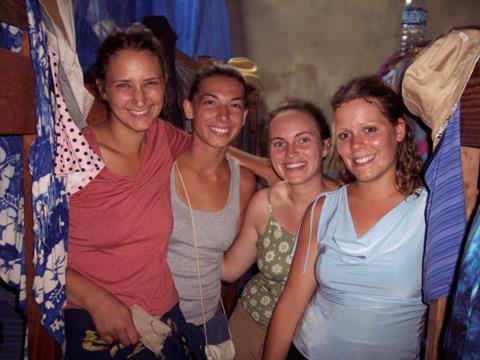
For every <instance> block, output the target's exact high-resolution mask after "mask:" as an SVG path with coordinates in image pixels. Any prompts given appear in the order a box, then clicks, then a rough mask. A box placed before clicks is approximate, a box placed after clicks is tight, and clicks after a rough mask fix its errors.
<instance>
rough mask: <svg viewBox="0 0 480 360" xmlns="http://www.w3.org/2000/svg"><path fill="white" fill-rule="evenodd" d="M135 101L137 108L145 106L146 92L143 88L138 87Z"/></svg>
mask: <svg viewBox="0 0 480 360" xmlns="http://www.w3.org/2000/svg"><path fill="white" fill-rule="evenodd" d="M133 101H134V102H135V105H137V106H142V105H144V104H145V91H144V90H143V89H142V88H141V87H137V88H135V89H134V91H133Z"/></svg>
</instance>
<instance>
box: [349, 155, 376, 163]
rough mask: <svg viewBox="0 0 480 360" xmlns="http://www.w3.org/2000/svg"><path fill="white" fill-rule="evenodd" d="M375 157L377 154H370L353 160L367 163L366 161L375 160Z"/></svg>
mask: <svg viewBox="0 0 480 360" xmlns="http://www.w3.org/2000/svg"><path fill="white" fill-rule="evenodd" d="M374 158H375V155H369V156H364V157H361V158H358V159H354V160H353V161H354V162H355V163H356V164H365V163H367V162H369V161H371V160H373V159H374Z"/></svg>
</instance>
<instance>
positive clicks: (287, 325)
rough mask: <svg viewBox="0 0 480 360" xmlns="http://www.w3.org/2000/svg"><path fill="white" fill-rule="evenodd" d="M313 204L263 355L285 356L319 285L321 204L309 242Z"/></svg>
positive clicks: (307, 214)
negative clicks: (317, 259)
mask: <svg viewBox="0 0 480 360" xmlns="http://www.w3.org/2000/svg"><path fill="white" fill-rule="evenodd" d="M311 207H312V205H310V206H309V207H308V208H307V210H306V212H305V214H306V215H305V217H304V219H303V221H302V224H301V228H300V233H299V237H298V240H297V241H298V244H297V249H296V251H295V256H294V258H293V262H292V267H291V268H290V273H289V275H288V280H287V283H286V285H285V289H284V291H283V293H282V295H281V296H280V299H279V300H278V303H277V305H276V307H275V310H274V312H273V315H272V319H271V321H270V325H269V327H268V332H267V337H266V339H265V347H264V352H263V359H265V360H268V359H275V360H278V359H285V357H286V356H287V353H288V350H289V348H290V345H291V343H292V339H293V335H294V333H295V329H296V328H297V325H298V322H299V321H300V319H301V317H302V315H303V313H304V312H305V309H306V308H307V305H308V303H309V302H310V299H311V297H312V295H313V293H314V292H315V290H316V288H317V280H316V278H315V260H316V258H317V255H318V249H317V239H316V236H315V235H316V230H315V229H317V226H318V217H319V214H320V209H319V208H320V206H318V205H317V207H316V209H315V214H314V217H313V218H314V223H313V227H312V229H314V230H313V231H312V235H311V236H312V238H311V239H310V246H309V244H308V242H309V236H310V234H309V232H310V230H309V228H310V211H311ZM308 249H309V250H310V256H309V258H308V263H307V264H306V265H307V266H306V272H305V273H304V272H303V267H304V262H305V255H306V253H307V250H308Z"/></svg>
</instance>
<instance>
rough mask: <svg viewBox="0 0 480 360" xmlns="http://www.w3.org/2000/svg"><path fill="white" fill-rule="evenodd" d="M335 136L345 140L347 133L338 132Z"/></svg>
mask: <svg viewBox="0 0 480 360" xmlns="http://www.w3.org/2000/svg"><path fill="white" fill-rule="evenodd" d="M337 138H338V139H339V140H345V139H347V138H348V133H346V132H341V133H338V134H337Z"/></svg>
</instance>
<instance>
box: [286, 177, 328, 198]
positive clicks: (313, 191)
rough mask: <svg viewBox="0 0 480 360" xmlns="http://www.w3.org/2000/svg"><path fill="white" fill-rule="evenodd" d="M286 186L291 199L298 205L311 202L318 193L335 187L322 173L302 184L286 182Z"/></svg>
mask: <svg viewBox="0 0 480 360" xmlns="http://www.w3.org/2000/svg"><path fill="white" fill-rule="evenodd" d="M284 186H285V187H286V189H287V191H288V197H289V199H290V201H292V203H295V204H298V205H304V204H309V203H310V202H312V200H313V199H314V198H315V196H317V195H318V194H320V193H322V192H325V191H331V190H333V188H334V187H333V186H331V185H330V184H329V182H328V180H327V179H326V178H325V177H324V176H323V175H322V174H319V175H317V176H315V177H313V178H312V179H310V181H308V182H306V183H302V184H289V183H287V182H284Z"/></svg>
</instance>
